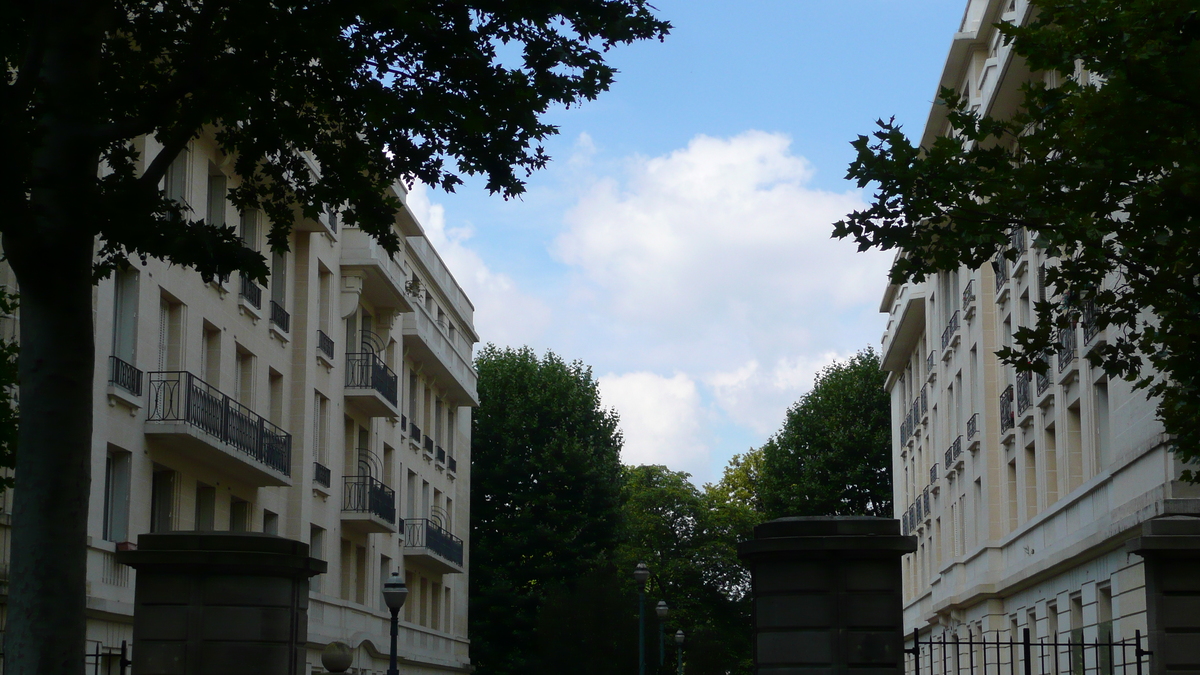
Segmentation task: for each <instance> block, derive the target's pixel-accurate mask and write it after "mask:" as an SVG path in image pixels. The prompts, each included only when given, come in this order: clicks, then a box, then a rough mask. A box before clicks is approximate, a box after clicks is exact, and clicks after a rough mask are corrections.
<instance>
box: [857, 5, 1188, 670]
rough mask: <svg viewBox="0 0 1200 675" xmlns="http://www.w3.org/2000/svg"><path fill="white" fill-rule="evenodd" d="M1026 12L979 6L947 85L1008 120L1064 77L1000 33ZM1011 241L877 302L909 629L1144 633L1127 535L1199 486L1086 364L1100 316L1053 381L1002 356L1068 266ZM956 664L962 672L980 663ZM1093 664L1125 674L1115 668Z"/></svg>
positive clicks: (1066, 349) (1034, 635)
mask: <svg viewBox="0 0 1200 675" xmlns="http://www.w3.org/2000/svg"><path fill="white" fill-rule="evenodd" d="M1029 11H1030V7H1029V5H1028V3H1027V2H1026V1H1025V0H971V1H970V2H969V3H968V5H967V8H966V12H965V14H964V17H963V23H962V26H961V28H960V30H959V32H957V33H956V34H955V36H954V38H953V42H952V45H951V48H950V54H949V57H948V59H947V62H946V65H945V69H944V71H943V73H942V76H941V82H940V84H941V85H942V86H949V87H954V88H956V89H957V90H959V91H960V92H965V93H967V94H968V95H969V97H970V99H969V104H970V106H971V107H972V108H973V109H975V110H977V111H981V112H983V113H990V114H993V115H997V116H1004V115H1006V114H1008V113H1009V112H1011V110H1012V107H1013V106H1014V105H1015V102H1016V101H1018V100H1019V97H1018V96H1019V92H1020V85H1021V84H1022V83H1023V82H1026V81H1029V80H1030V79H1031V78H1048V81H1049V82H1050V83H1051V84H1052V83H1053V79H1052V78H1054V77H1056V75H1055V74H1041V73H1030V72H1029V71H1028V69H1027V68H1026V67H1025V66H1024V64H1023V63H1022V62H1020V60H1019V59H1015V58H1014V57H1013V55H1012V54H1011V53H1010V50H1009V48H1008V47H1007V46H1006V45H1004V44H1003V40H1002V39H1001V36H1000V35H999V33H998V32H997V31H996V29H995V28H994V24H995V23H997V22H998V21H1000V20H1002V19H1004V20H1012V21H1016V22H1018V23H1019V22H1021V21H1023V20H1024V18H1025V16H1026V15H1027V13H1028V12H1029ZM1075 76H1077V77H1085V78H1086V77H1087V76H1088V75H1087V73H1086V72H1080V73H1076V74H1075ZM947 133H949V129H948V127H947V123H946V119H945V108H944V107H942V106H934V108H933V110H932V112H931V114H930V117H929V120H928V123H927V126H926V129H925V132H924V137H923V144H929V143H931V142H932V140H933V138H934V137H936V136H937V135H941V134H947ZM1010 239H1011V241H1010V247H1011V249H1013V250H1015V252H1016V256H1017V257H1016V260H1015V261H1010V260H1007V259H1006V258H1004V257H998V258H996V259H995V260H994V261H993V262H992V263H991V264H990V265H985V266H984V267H983V268H981V269H967V268H965V267H964V268H961V269H958V270H956V271H954V272H951V273H943V274H938V275H936V276H933V277H929V278H927V279H926V281H924V282H922V283H908V284H904V285H891V286H889V287H888V288H887V290H886V291H885V293H884V297H883V300H882V303H881V305H880V311H881V312H883V313H886V314H888V324H887V329H886V331H885V333H884V336H883V368H884V369H885V371H887V375H888V377H887V385H886V386H887V389H888V391H889V392H890V395H891V405H892V420H893V452H892V464H893V468H894V494H895V504H896V517H897V518H900V519H901V520H902V527H903V530H904V532H905V533H907V534H912V535H915V536H916V537H917V539H918V541H919V548H918V550H917V551H916V552H915V553H913V554H910V555H907V556H905V558H904V561H903V570H904V589H905V590H904V608H905V610H904V611H905V626H906V631H907V633H908V634H909V635H910V636H911V635H912V634H913V632H914V631H916V632H918V634H919V635H920V639H921V640H925V639H932V640H933V641H937V640H940V639H942V638H945V639H946V640H947V641H948V643H949V641H954V640H958V641H965V640H978V639H979V638H980V637H981V636H983V637H984V638H986V639H988V640H1000V641H1001V642H1002V643H1003V644H1007V641H1008V640H1013V641H1015V642H1018V643H1019V642H1020V641H1022V640H1023V639H1024V631H1025V630H1028V631H1029V634H1030V639H1031V640H1032V641H1033V642H1034V643H1039V642H1040V643H1055V642H1058V643H1067V642H1068V641H1069V642H1071V643H1072V644H1075V645H1078V644H1080V641H1081V640H1083V641H1086V642H1087V643H1088V644H1089V645H1090V644H1094V643H1095V642H1096V641H1097V640H1099V641H1101V642H1103V641H1106V640H1109V639H1112V640H1122V639H1129V638H1133V637H1134V636H1135V635H1136V634H1137V632H1138V631H1141V633H1142V634H1143V635H1144V634H1145V633H1146V632H1147V613H1146V606H1147V603H1146V587H1145V583H1146V582H1145V569H1144V561H1143V560H1142V558H1141V557H1139V556H1138V555H1135V554H1133V553H1132V552H1130V551H1129V550H1128V549H1127V548H1125V544H1126V543H1127V542H1129V541H1130V540H1131V539H1133V538H1134V537H1135V536H1137V535H1138V533H1139V531H1140V527H1141V525H1142V523H1144V522H1145V521H1147V520H1149V519H1151V518H1156V517H1160V516H1165V515H1184V514H1192V515H1197V514H1200V492H1198V491H1197V490H1196V489H1195V488H1194V487H1192V486H1188V485H1186V484H1183V483H1180V482H1179V480H1178V478H1179V475H1180V471H1181V465H1180V464H1179V462H1178V461H1177V460H1176V459H1175V457H1174V456H1173V455H1171V454H1170V453H1168V452H1167V450H1166V445H1165V443H1166V440H1167V438H1166V437H1165V435H1164V433H1163V428H1162V425H1161V424H1160V423H1159V422H1158V421H1157V420H1156V419H1155V414H1154V411H1155V402H1154V401H1151V400H1147V398H1146V396H1145V393H1144V392H1140V391H1133V389H1132V386H1131V384H1130V383H1128V382H1125V381H1123V380H1119V379H1109V378H1107V377H1106V376H1105V374H1104V372H1103V370H1101V369H1098V368H1094V367H1092V366H1091V365H1090V364H1089V363H1088V360H1087V358H1086V357H1087V355H1088V353H1089V351H1090V350H1091V349H1094V348H1095V347H1096V345H1099V344H1101V343H1103V342H1104V341H1105V340H1106V339H1107V337H1108V336H1107V335H1106V331H1105V330H1102V329H1100V328H1099V327H1098V326H1097V325H1096V324H1095V322H1094V321H1092V319H1091V316H1090V314H1089V312H1088V311H1086V309H1085V311H1084V313H1083V316H1082V319H1081V321H1080V322H1079V323H1078V325H1075V326H1072V327H1071V328H1069V329H1066V330H1062V331H1060V332H1059V334H1058V341H1059V345H1058V348H1057V353H1056V354H1055V355H1054V357H1053V358H1052V359H1051V361H1050V363H1049V364H1048V365H1049V369H1048V372H1047V374H1046V375H1044V376H1043V375H1030V374H1027V373H1016V372H1015V371H1014V369H1013V368H1012V367H1010V366H1006V365H1004V364H1002V363H1001V362H1000V361H999V360H998V359H997V357H996V356H995V353H996V351H997V350H998V349H1000V348H1001V347H1004V346H1011V345H1012V336H1013V334H1014V332H1015V331H1016V330H1017V329H1018V328H1019V327H1021V326H1031V325H1034V324H1035V323H1036V322H1037V321H1038V316H1037V314H1036V311H1035V309H1034V303H1035V302H1036V301H1038V300H1040V299H1054V298H1055V297H1056V291H1055V289H1053V288H1052V287H1051V288H1048V287H1047V285H1046V283H1045V281H1044V275H1045V268H1046V267H1047V266H1052V265H1054V264H1055V261H1054V260H1052V259H1047V257H1046V256H1045V255H1044V254H1043V252H1042V251H1039V250H1038V249H1037V248H1036V247H1035V246H1033V245H1032V239H1033V238H1032V236H1031V235H1030V233H1027V232H1024V231H1022V230H1015V231H1013V232H1012V233H1011V237H1010ZM900 255H904V253H901V254H900ZM909 644H910V645H911V644H912V641H911V639H910V641H909ZM956 644H957V643H956ZM932 653H933V654H934V655H935V657H936V655H937V654H938V653H939V652H938V651H937V650H936V649H935V650H933V652H932ZM972 653H973V656H972V657H971V658H972V659H973V660H972V661H971V663H972V664H973V665H974V668H975V669H978V668H979V666H980V661H981V658H982V659H983V663H984V664H986V663H987V662H988V661H987V660H989V659H990V661H991V663H992V664H993V665H992V666H991V667H992V668H998V667H1000V666H1001V665H1003V667H1004V668H1005V669H1006V670H1005V672H1007V668H1009V666H1013V667H1015V664H1016V659H1017V658H1018V657H1010V650H1008V648H1007V647H1006V648H1005V649H1004V650H1001V649H1000V648H999V647H997V649H996V652H995V654H992V653H991V652H990V651H989V650H988V649H984V650H980V648H979V645H978V644H974V645H973V647H972ZM947 654H952V653H951V652H949V651H944V652H942V656H943V658H947ZM1038 654H1043V655H1044V656H1043V657H1042V658H1043V659H1046V658H1048V659H1049V660H1050V661H1051V662H1052V663H1050V665H1046V664H1045V663H1043V664H1042V666H1041V667H1042V668H1043V672H1047V670H1046V669H1048V671H1049V672H1067V671H1070V672H1083V670H1082V669H1083V668H1084V657H1083V655H1082V652H1080V653H1078V654H1077V655H1075V656H1072V655H1071V653H1070V650H1067V651H1063V650H1049V651H1042V652H1038ZM1055 654H1057V656H1055ZM954 658H958V659H959V660H960V661H956V662H955V663H956V664H960V665H961V667H962V668H964V669H965V668H966V666H967V656H962V655H961V654H960V655H959V656H957V657H954ZM1087 658H1088V659H1094V658H1100V662H1096V661H1094V660H1093V661H1089V662H1088V663H1089V664H1090V665H1088V667H1087V668H1088V670H1089V671H1090V670H1091V669H1092V668H1094V667H1097V663H1100V665H1103V663H1102V662H1103V657H1093V656H1088V657H1087ZM1072 659H1074V661H1072ZM960 662H961V663H960ZM909 667H910V670H911V669H912V667H913V666H912V663H911V662H910V666H909ZM924 667H926V668H929V667H934V668H942V669H946V668H950V666H948V665H947V664H946V663H941V664H938V663H935V664H933V665H932V666H931V665H930V664H929V663H928V662H926V664H925V666H924ZM985 667H986V666H985ZM1013 672H1016V670H1013ZM1096 672H1112V670H1111V662H1109V668H1108V669H1107V670H1105V669H1101V670H1097V671H1096ZM1130 672H1132V671H1130ZM1139 672H1140V671H1139Z"/></svg>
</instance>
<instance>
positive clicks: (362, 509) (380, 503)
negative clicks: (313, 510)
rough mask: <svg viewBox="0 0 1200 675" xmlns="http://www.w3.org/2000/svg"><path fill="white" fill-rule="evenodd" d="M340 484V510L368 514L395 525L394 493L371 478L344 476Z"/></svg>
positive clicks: (377, 480) (376, 479)
mask: <svg viewBox="0 0 1200 675" xmlns="http://www.w3.org/2000/svg"><path fill="white" fill-rule="evenodd" d="M343 481H344V482H343V483H342V510H343V511H347V512H350V513H370V514H372V515H375V516H379V517H380V518H381V519H383V520H384V521H385V522H387V523H389V524H391V525H395V524H396V491H395V490H393V489H392V488H390V487H388V486H386V485H384V484H383V483H382V482H381V481H380V480H379V479H378V478H374V477H372V476H345V477H344V479H343Z"/></svg>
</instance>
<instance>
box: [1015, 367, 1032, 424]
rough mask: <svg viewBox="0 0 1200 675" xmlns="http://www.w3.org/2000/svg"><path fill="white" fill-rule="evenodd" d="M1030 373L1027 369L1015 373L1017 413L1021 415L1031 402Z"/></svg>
mask: <svg viewBox="0 0 1200 675" xmlns="http://www.w3.org/2000/svg"><path fill="white" fill-rule="evenodd" d="M1030 384H1031V382H1030V375H1029V372H1028V371H1022V372H1019V373H1017V414H1018V415H1023V414H1025V411H1026V410H1028V409H1029V406H1030V405H1031V404H1032V403H1033V396H1032V395H1030V391H1029V389H1030V386H1029V385H1030Z"/></svg>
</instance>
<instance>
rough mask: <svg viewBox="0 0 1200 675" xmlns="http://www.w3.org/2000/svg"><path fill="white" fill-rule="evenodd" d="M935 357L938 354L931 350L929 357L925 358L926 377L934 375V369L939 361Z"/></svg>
mask: <svg viewBox="0 0 1200 675" xmlns="http://www.w3.org/2000/svg"><path fill="white" fill-rule="evenodd" d="M935 356H936V353H935V352H934V351H933V350H930V351H929V356H926V357H925V374H926V376H928V375H932V374H933V368H934V366H935V365H936V364H937V359H936V358H935Z"/></svg>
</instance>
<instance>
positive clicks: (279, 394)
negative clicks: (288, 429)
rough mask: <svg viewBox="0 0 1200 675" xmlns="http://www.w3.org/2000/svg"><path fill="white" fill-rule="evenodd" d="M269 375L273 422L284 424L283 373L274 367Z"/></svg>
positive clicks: (278, 424) (279, 424) (270, 408)
mask: <svg viewBox="0 0 1200 675" xmlns="http://www.w3.org/2000/svg"><path fill="white" fill-rule="evenodd" d="M267 377H268V379H269V380H270V394H271V405H270V407H269V410H270V412H271V422H272V423H274V424H275V425H277V426H283V398H284V393H283V374H282V373H280V372H278V371H276V370H275V369H273V368H272V369H270V371H269V373H268V375H267Z"/></svg>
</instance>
